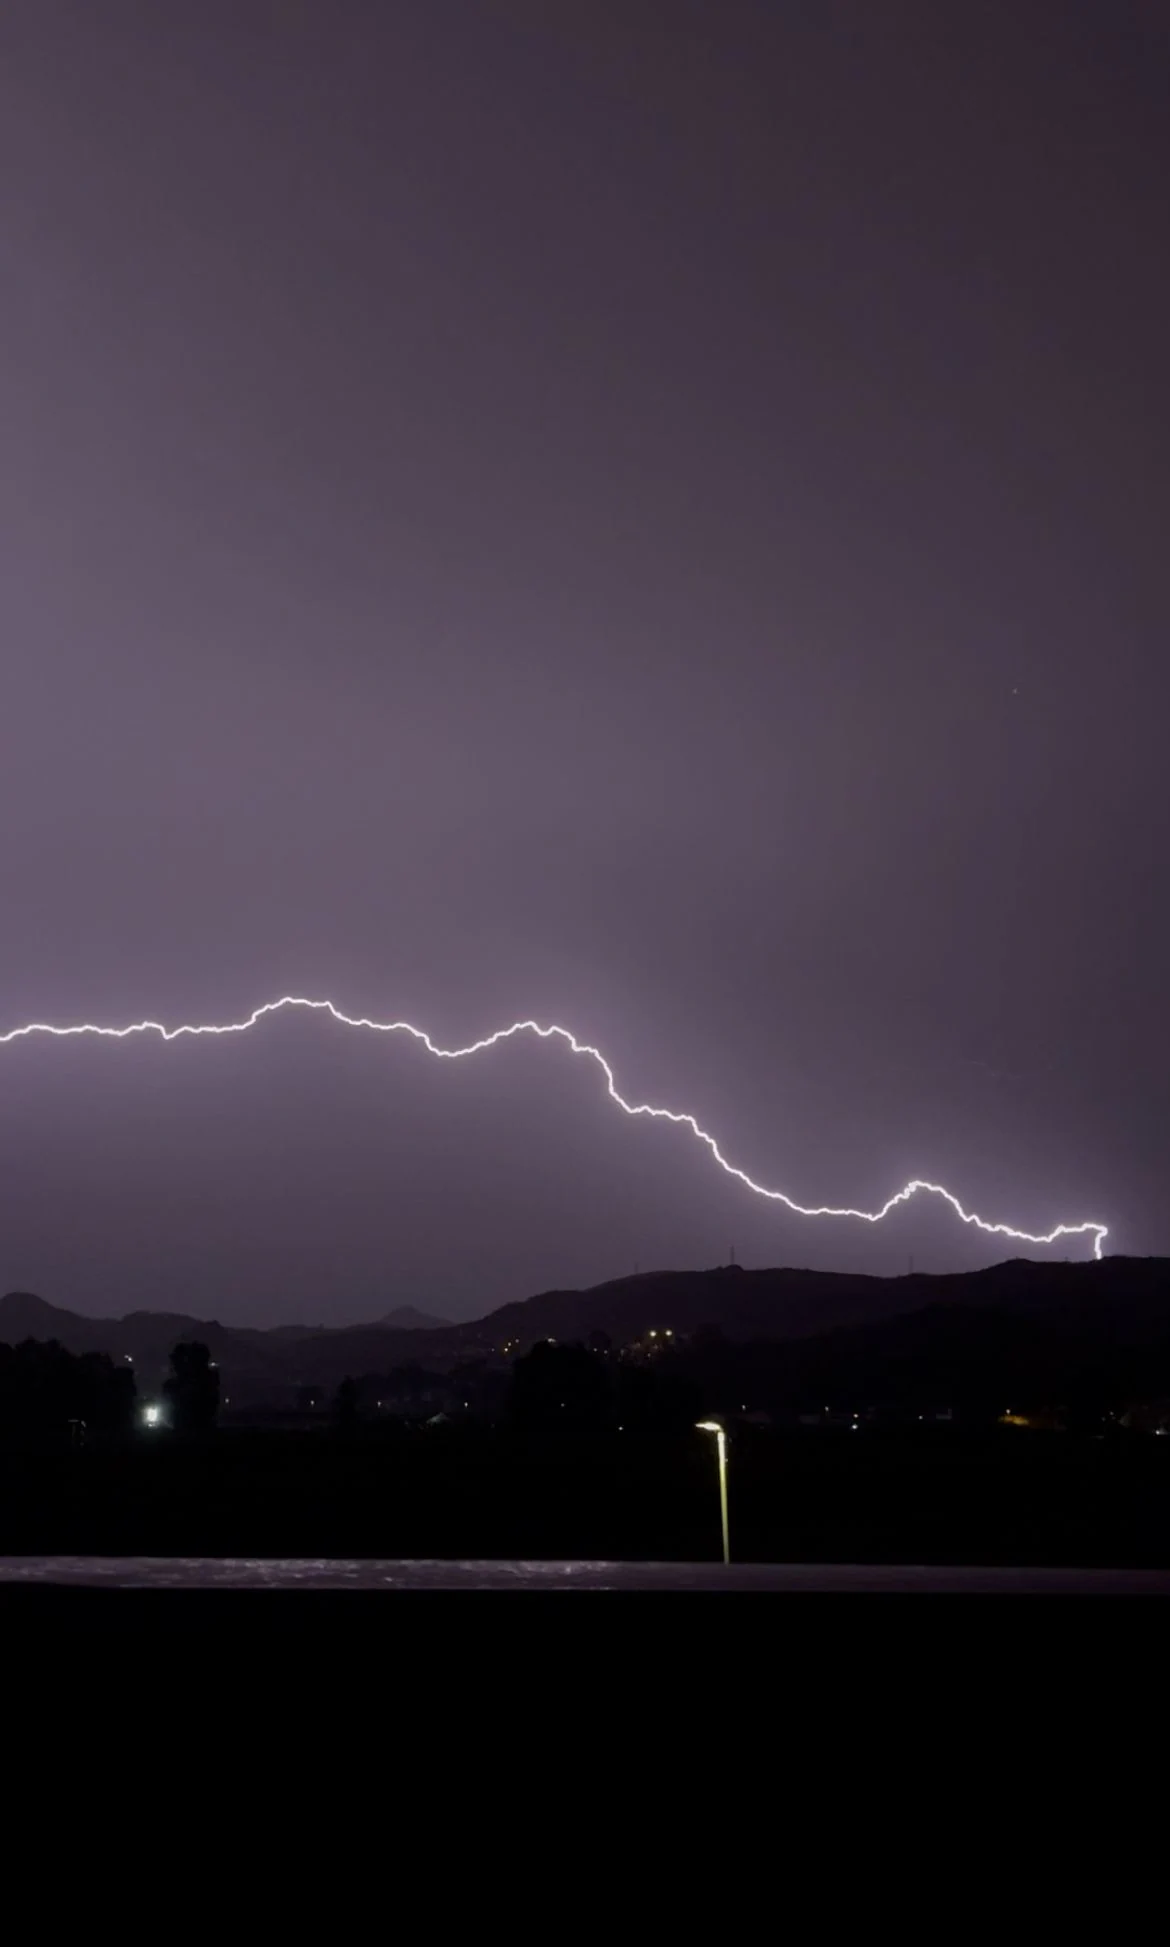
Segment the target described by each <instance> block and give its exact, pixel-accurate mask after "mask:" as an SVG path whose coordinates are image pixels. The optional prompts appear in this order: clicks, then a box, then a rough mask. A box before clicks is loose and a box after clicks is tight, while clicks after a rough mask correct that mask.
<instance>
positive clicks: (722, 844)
mask: <svg viewBox="0 0 1170 1947" xmlns="http://www.w3.org/2000/svg"><path fill="white" fill-rule="evenodd" d="M3 14H4V18H3V25H2V29H0V261H2V264H3V294H2V302H0V429H2V438H0V550H2V558H0V624H2V642H3V663H2V671H3V691H2V695H3V710H2V712H0V744H2V754H3V761H2V763H0V892H2V907H0V911H2V913H3V920H4V925H3V954H2V959H0V1029H6V1028H10V1027H13V1026H16V1025H19V1024H20V1023H22V1022H25V1021H28V1020H30V1019H40V1020H48V1021H56V1022H68V1021H76V1020H90V1021H104V1022H108V1023H110V1024H114V1025H118V1024H121V1023H123V1022H127V1021H132V1020H135V1019H137V1018H140V1017H142V1016H144V1015H146V1016H152V1017H154V1018H157V1019H160V1020H163V1021H166V1022H168V1023H172V1024H175V1023H178V1022H180V1021H184V1020H187V1021H191V1020H199V1021H214V1020H224V1019H238V1018H240V1017H241V1016H243V1015H247V1014H248V1013H249V1012H250V1011H251V1009H252V1008H254V1007H255V1006H256V1005H257V1004H258V1003H260V1002H262V1001H265V1000H268V999H271V998H273V997H275V996H276V995H279V994H281V993H284V992H289V991H291V992H294V993H300V994H309V995H322V996H324V995H327V996H330V997H331V998H333V999H334V1000H336V1001H337V1002H338V1004H339V1005H340V1006H342V1007H344V1008H346V1009H347V1010H349V1011H351V1012H354V1013H370V1014H373V1015H376V1016H378V1017H380V1018H394V1017H398V1016H406V1017H407V1018H408V1019H410V1020H412V1021H414V1022H417V1023H418V1024H419V1025H420V1026H422V1027H424V1028H425V1029H427V1030H428V1031H429V1032H430V1033H431V1034H432V1035H434V1036H435V1037H436V1039H438V1040H440V1041H449V1042H459V1041H465V1040H467V1039H470V1038H474V1037H475V1036H478V1035H480V1034H483V1033H485V1032H488V1031H490V1030H491V1029H493V1028H496V1027H499V1026H501V1025H504V1024H506V1023H507V1022H509V1021H512V1020H514V1019H516V1018H517V1017H522V1016H526V1015H535V1016H537V1017H538V1018H540V1019H542V1020H553V1021H559V1022H563V1023H565V1024H566V1025H568V1026H569V1027H571V1028H572V1029H573V1030H574V1031H575V1032H577V1033H578V1034H579V1035H581V1036H582V1037H584V1038H587V1039H590V1040H593V1041H596V1042H597V1043H598V1044H599V1045H600V1046H601V1047H602V1048H603V1049H604V1050H605V1051H606V1053H607V1054H608V1055H609V1057H610V1059H611V1060H612V1062H613V1064H614V1068H615V1070H616V1073H617V1077H618V1081H619V1084H620V1085H621V1086H622V1087H623V1089H624V1090H625V1092H626V1093H628V1094H630V1095H632V1096H634V1097H637V1098H639V1099H648V1100H650V1101H653V1102H658V1103H664V1104H666V1105H668V1106H670V1107H673V1108H679V1109H687V1110H691V1111H693V1112H694V1113H695V1114H696V1115H697V1116H698V1117H699V1119H700V1121H701V1122H702V1123H703V1124H704V1125H705V1126H706V1127H707V1128H708V1129H710V1130H712V1131H713V1132H714V1133H715V1134H716V1135H717V1136H718V1138H719V1140H720V1142H721V1143H722V1145H723V1147H724V1149H725V1151H726V1152H727V1154H728V1155H729V1156H730V1157H731V1159H732V1160H733V1161H735V1162H738V1163H740V1164H742V1165H743V1167H745V1168H746V1169H748V1170H749V1171H750V1172H751V1173H752V1174H753V1175H754V1176H756V1177H757V1178H759V1179H760V1180H762V1181H764V1182H766V1183H769V1184H774V1185H776V1186H778V1187H781V1188H784V1189H786V1190H788V1191H789V1192H790V1193H791V1194H793V1195H794V1196H796V1197H798V1198H800V1199H801V1200H802V1201H806V1202H823V1201H827V1202H831V1203H838V1202H844V1203H860V1204H862V1205H864V1206H866V1207H872V1206H873V1205H874V1204H880V1203H881V1202H883V1201H884V1200H885V1198H886V1197H887V1196H888V1195H889V1194H890V1193H891V1192H892V1191H894V1190H896V1189H897V1188H898V1187H899V1186H900V1185H901V1184H902V1183H903V1182H904V1181H905V1180H906V1179H907V1177H910V1176H914V1175H925V1176H928V1177H933V1178H935V1179H937V1180H940V1181H942V1182H944V1183H946V1184H948V1185H950V1187H951V1188H952V1189H954V1190H955V1191H956V1192H957V1193H958V1194H959V1195H960V1196H961V1197H962V1198H963V1200H964V1202H965V1203H966V1204H967V1205H968V1206H969V1207H973V1208H974V1209H976V1210H978V1211H980V1212H981V1213H982V1214H984V1215H985V1216H988V1217H991V1218H998V1219H1004V1220H1006V1221H1008V1222H1010V1223H1013V1224H1016V1225H1019V1226H1022V1227H1023V1228H1026V1229H1029V1230H1041V1229H1047V1228H1048V1227H1049V1226H1050V1225H1052V1224H1054V1223H1056V1222H1059V1221H1061V1220H1066V1221H1077V1220H1080V1219H1084V1218H1094V1219H1099V1220H1100V1221H1102V1222H1105V1223H1108V1224H1109V1225H1110V1227H1111V1235H1110V1239H1109V1245H1108V1248H1111V1249H1117V1250H1122V1251H1127V1252H1134V1253H1147V1252H1163V1251H1166V1252H1170V1210H1168V1208H1167V1197H1166V1184H1167V1181H1168V1180H1170V1042H1168V1038H1167V1032H1166V1009H1167V997H1168V995H1170V921H1168V917H1167V913H1168V898H1167V888H1168V884H1170V873H1168V865H1170V816H1168V806H1170V789H1168V785H1167V770H1168V766H1167V761H1166V758H1167V744H1168V741H1170V661H1168V655H1167V638H1168V629H1167V623H1168V619H1170V590H1168V585H1167V577H1168V563H1170V554H1168V550H1167V531H1168V530H1167V515H1168V511H1170V458H1168V453H1170V443H1168V439H1167V429H1168V407H1170V399H1168V396H1167V395H1168V382H1167V375H1168V372H1170V360H1168V356H1167V347H1168V346H1170V268H1168V266H1170V222H1168V218H1167V208H1168V201H1167V183H1168V181H1170V132H1168V118H1167V115H1166V102H1167V100H1168V99H1170V23H1168V19H1167V14H1166V11H1165V8H1164V7H1163V6H1161V5H1160V4H1158V3H1157V0H1149V4H1139V3H1138V0H1100V4H1078V0H1052V3H1051V4H1045V3H1044V0H1012V4H999V0H970V3H969V4H964V0H953V3H952V4H949V5H945V6H943V5H939V4H938V0H883V4H881V5H875V4H874V0H840V3H838V0H788V3H786V0H756V4H751V0H555V4H554V3H553V0H385V3H384V4H375V0H365V4H359V0H299V4H297V3H295V0H267V4H265V3H264V0H171V3H170V4H168V5H166V6H161V7H160V6H159V5H158V4H157V3H156V0H102V4H101V5H94V4H93V0H72V4H70V3H69V0H8V4H7V5H6V6H5V7H4V10H3ZM0 1184H2V1200H0V1289H7V1288H10V1287H13V1286H19V1287H22V1288H25V1289H31V1290H34V1291H38V1292H40V1293H41V1295H42V1296H44V1297H45V1298H48V1299H50V1300H52V1301H54V1302H56V1303H59V1304H65V1305H72V1306H76V1307H77V1308H79V1309H83V1310H89V1311H122V1310H125V1309H128V1308H131V1307H134V1306H151V1307H156V1308H162V1307H166V1308H174V1309H190V1310H194V1311H196V1312H199V1313H201V1314H203V1315H218V1316H220V1317H222V1318H224V1319H227V1320H237V1321H245V1320H247V1321H256V1322H275V1321H278V1320H293V1319H321V1320H329V1321H336V1322H344V1321H347V1320H350V1319H358V1318H363V1317H372V1316H374V1315H376V1314H378V1313H380V1312H381V1311H384V1310H386V1309H388V1308H389V1307H390V1306H392V1305H395V1304H398V1303H403V1302H407V1301H410V1302H414V1303H417V1304H419V1305H422V1306H425V1307H427V1308H429V1309H433V1310H438V1311H440V1312H445V1313H448V1314H449V1315H471V1314H474V1313H476V1312H479V1311H482V1310H484V1309H486V1308H487V1307H488V1306H489V1305H491V1304H494V1303H498V1302H502V1301H504V1300H506V1299H510V1298H514V1297H521V1296H524V1295H526V1294H527V1293H529V1292H531V1291H533V1290H537V1289H541V1288H544V1287H547V1286H551V1285H569V1284H579V1283H589V1282H593V1281H595V1280H598V1279H601V1278H605V1277H611V1276H616V1275H620V1274H622V1273H624V1272H626V1271H628V1270H631V1269H632V1268H633V1266H634V1265H635V1264H636V1263H638V1264H641V1266H642V1268H643V1269H648V1268H650V1267H651V1266H663V1265H675V1266H684V1265H704V1264H714V1263H718V1262H721V1261H723V1260H725V1259H726V1257H727V1254H728V1251H729V1249H731V1248H732V1247H734V1248H735V1250H736V1253H737V1255H738V1256H739V1257H740V1258H741V1259H743V1260H744V1261H747V1262H749V1263H757V1264H762V1263H772V1264H777V1263H793V1264H810V1265H817V1266H822V1267H825V1268H841V1269H849V1268H864V1269H871V1270H875V1271H902V1270H905V1268H906V1265H907V1261H908V1259H909V1257H910V1256H911V1255H913V1257H914V1260H915V1263H916V1265H917V1267H918V1268H919V1269H930V1270H944V1269H951V1268H955V1269H957V1268H961V1267H964V1266H967V1265H973V1264H981V1263H988V1262H992V1261H994V1260H996V1259H997V1258H1000V1257H1002V1256H1004V1255H1007V1254H1009V1252H1010V1249H1011V1247H1010V1246H1005V1245H1004V1244H1003V1243H1002V1241H1001V1242H998V1243H997V1242H996V1241H995V1240H991V1239H987V1238H983V1237H980V1236H978V1235H977V1234H974V1233H971V1232H969V1231H965V1230H964V1229H963V1228H962V1227H961V1226H960V1225H959V1224H958V1223H957V1222H956V1221H955V1220H954V1219H953V1218H952V1217H951V1216H949V1215H948V1213H947V1212H946V1211H945V1210H944V1209H942V1208H940V1207H938V1206H937V1205H936V1206H931V1207H925V1206H923V1205H922V1204H921V1203H920V1204H917V1205H914V1206H912V1207H911V1208H909V1209H907V1210H903V1211H900V1212H899V1213H898V1214H897V1215H896V1216H895V1217H893V1218H891V1219H890V1220H889V1222H888V1223H887V1224H886V1225H884V1226H882V1227H881V1228H878V1229H874V1228H871V1227H869V1226H866V1225H861V1224H850V1223H840V1222H836V1223H834V1222H816V1221H810V1220H802V1219H799V1218H795V1217H791V1216H787V1215H785V1214H784V1213H783V1211H778V1210H776V1209H775V1208H773V1207H772V1206H769V1205H767V1204H764V1203H761V1202H759V1201H758V1200H756V1199H753V1198H752V1197H751V1196H750V1194H749V1193H748V1192H746V1191H744V1190H742V1189H741V1188H739V1187H737V1186H736V1185H735V1184H734V1183H732V1182H730V1181H729V1180H728V1179H727V1178H725V1177H723V1176H721V1175H720V1173H719V1171H718V1170H717V1168H716V1167H715V1165H714V1164H713V1162H712V1161H711V1159H710V1158H709V1157H708V1156H707V1155H706V1153H705V1152H704V1151H703V1150H702V1149H701V1148H700V1147H699V1146H698V1145H697V1144H695V1143H694V1142H693V1140H691V1139H689V1138H688V1137H687V1136H686V1135H685V1134H684V1133H676V1132H672V1131H670V1130H668V1129H665V1128H663V1127H661V1126H652V1125H647V1124H645V1123H642V1124H635V1123H630V1122H628V1121H626V1120H625V1119H624V1118H623V1117H622V1116H621V1115H620V1114H619V1112H618V1111H617V1110H615V1109H614V1108H613V1106H612V1105H611V1104H610V1103H608V1102H607V1101H606V1099H605V1096H604V1092H603V1089H602V1086H601V1085H600V1082H599V1080H598V1078H597V1076H596V1074H595V1073H593V1072H592V1071H591V1070H590V1069H589V1068H588V1067H587V1066H586V1065H585V1064H582V1063H579V1062H574V1061H573V1060H572V1058H571V1057H569V1056H568V1055H566V1054H564V1053H562V1052H559V1051H558V1050H557V1049H556V1048H550V1047H544V1046H540V1045H533V1044H527V1045H521V1044H513V1045H510V1046H508V1047H506V1048H502V1049H497V1050H495V1051H493V1052H492V1053H490V1054H487V1055H484V1056H480V1057H477V1058H476V1060H475V1061H474V1062H467V1063H458V1064H457V1063H445V1064H439V1063H436V1062H434V1061H433V1060H431V1059H430V1058H429V1057H428V1056H427V1055H426V1054H425V1053H424V1052H422V1051H420V1050H418V1049H417V1048H413V1047H411V1046H410V1045H409V1044H407V1043H404V1042H402V1041H399V1040H394V1041H383V1040H373V1039H368V1038H365V1037H362V1036H360V1035H355V1034H348V1033H346V1032H344V1031H343V1030H342V1029H340V1028H338V1027H336V1026H332V1025H330V1024H329V1023H328V1022H325V1021H321V1020H318V1019H316V1018H308V1017H305V1016H292V1017H290V1016H282V1017H279V1018H277V1019H276V1020H274V1021H272V1022H269V1023H268V1024H267V1025H265V1026H264V1027H262V1028H260V1029H258V1030H257V1031H256V1032H255V1033H253V1034H251V1035H249V1036H247V1037H244V1038H233V1039H230V1040H227V1041H217V1042H207V1041H204V1042H198V1043H192V1042H186V1043H179V1044H175V1045H170V1046H163V1045H160V1044H159V1043H157V1042H150V1043H147V1042H129V1043H120V1044H119V1043H96V1042H81V1041H73V1042H49V1041H45V1040H38V1041H25V1042H20V1043H16V1044H13V1045H10V1046H8V1047H7V1048H4V1049H0ZM1085 1251H1086V1247H1085V1246H1084V1245H1082V1244H1081V1243H1080V1242H1078V1241H1076V1240H1074V1241H1073V1242H1072V1243H1071V1244H1065V1245H1062V1246H1061V1247H1060V1248H1059V1250H1058V1253H1057V1254H1059V1255H1064V1254H1065V1253H1066V1252H1068V1253H1069V1254H1072V1255H1084V1254H1085Z"/></svg>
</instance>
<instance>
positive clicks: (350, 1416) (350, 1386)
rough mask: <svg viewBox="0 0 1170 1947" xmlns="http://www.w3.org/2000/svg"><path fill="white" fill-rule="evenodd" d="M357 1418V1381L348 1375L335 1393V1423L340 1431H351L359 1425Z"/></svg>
mask: <svg viewBox="0 0 1170 1947" xmlns="http://www.w3.org/2000/svg"><path fill="white" fill-rule="evenodd" d="M357 1419H358V1389H357V1381H356V1380H354V1379H350V1378H349V1377H348V1376H347V1377H346V1378H345V1379H343V1380H342V1382H341V1384H340V1386H339V1387H338V1388H337V1391H336V1392H335V1393H334V1395H333V1424H334V1426H335V1427H336V1428H337V1430H338V1432H339V1433H350V1432H352V1430H353V1428H354V1427H355V1426H356V1425H357Z"/></svg>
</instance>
